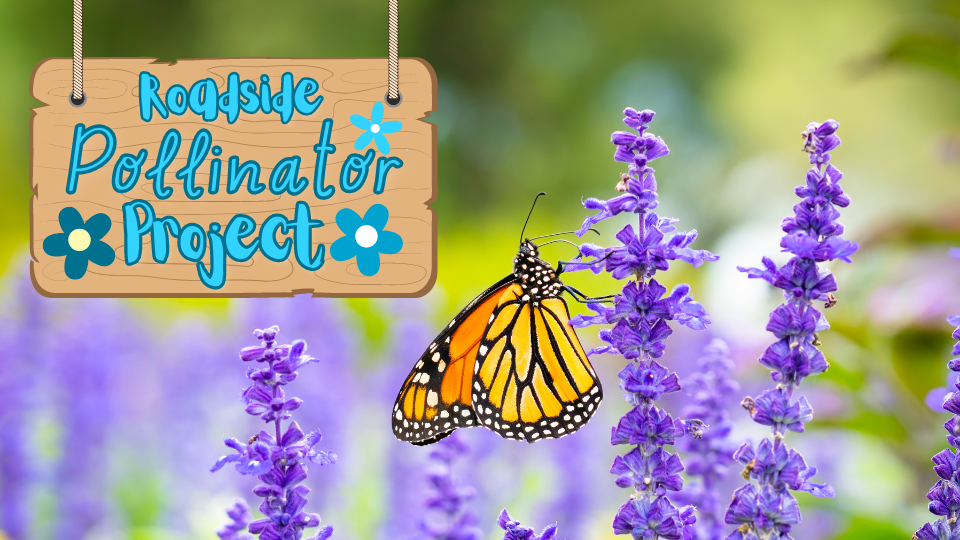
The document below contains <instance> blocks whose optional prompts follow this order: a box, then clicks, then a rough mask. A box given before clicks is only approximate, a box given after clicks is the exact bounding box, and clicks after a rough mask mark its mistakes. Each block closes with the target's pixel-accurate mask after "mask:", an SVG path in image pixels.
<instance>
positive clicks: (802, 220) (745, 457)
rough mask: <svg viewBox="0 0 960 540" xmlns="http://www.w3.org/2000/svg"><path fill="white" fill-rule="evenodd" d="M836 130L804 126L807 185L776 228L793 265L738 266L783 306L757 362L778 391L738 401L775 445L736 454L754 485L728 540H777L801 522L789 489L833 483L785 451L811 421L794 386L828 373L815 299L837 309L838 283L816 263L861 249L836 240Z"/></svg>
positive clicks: (831, 124)
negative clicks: (792, 435)
mask: <svg viewBox="0 0 960 540" xmlns="http://www.w3.org/2000/svg"><path fill="white" fill-rule="evenodd" d="M838 128H839V124H838V123H837V122H835V121H833V120H828V121H826V122H824V123H822V124H817V123H812V124H809V125H808V126H807V129H806V130H805V131H804V132H803V138H804V146H803V150H804V151H805V152H808V153H809V154H810V163H811V164H812V165H813V167H811V169H810V170H809V171H807V176H806V182H805V183H804V185H801V186H798V187H797V188H796V189H795V190H794V193H796V195H797V196H798V197H800V199H801V200H800V202H799V203H797V204H796V205H795V206H794V207H793V215H792V216H789V217H787V218H785V219H784V220H783V222H782V223H781V229H782V230H783V232H784V233H785V234H784V236H783V238H782V240H781V241H780V247H781V248H783V251H784V252H787V253H790V254H792V257H791V258H790V260H789V261H788V262H787V263H786V264H784V265H783V266H782V267H780V268H777V265H776V264H774V262H773V261H772V260H770V259H769V258H767V257H764V258H763V259H762V261H761V262H762V265H763V267H762V268H744V267H739V266H738V267H737V268H738V269H739V270H740V271H741V272H744V273H746V274H747V277H749V278H753V279H762V280H764V281H766V282H767V283H770V284H771V285H773V286H774V287H777V288H779V289H781V290H782V291H783V297H784V303H783V304H782V305H780V306H779V307H777V308H776V309H774V310H773V312H772V313H770V319H769V322H768V323H767V331H769V332H770V333H771V334H773V336H774V338H775V339H776V341H775V342H774V343H773V344H771V345H770V346H769V347H767V348H766V350H764V352H763V355H762V356H761V357H760V358H759V362H760V364H761V365H763V366H765V367H766V368H768V369H770V370H771V377H772V379H773V380H774V381H775V382H776V383H777V386H776V388H775V389H772V390H766V391H764V392H763V393H761V394H760V396H758V397H757V398H756V399H753V398H750V397H747V398H745V399H744V400H743V402H742V405H743V407H744V408H745V409H747V411H748V412H749V413H750V417H751V418H752V419H753V421H754V422H756V423H758V424H760V425H763V426H770V428H771V430H772V432H773V436H774V437H773V440H772V441H771V440H770V439H764V440H763V441H762V442H761V443H760V444H759V445H758V446H757V449H756V451H754V449H753V446H752V445H749V444H745V445H743V446H741V447H740V449H739V450H738V451H737V452H736V454H735V455H734V457H735V458H736V459H737V460H738V461H740V462H741V463H743V464H744V465H746V468H745V469H744V472H743V474H744V478H748V479H750V480H753V481H756V484H753V483H750V484H747V485H746V486H744V487H742V488H740V489H738V490H737V491H736V493H734V499H733V502H731V503H730V506H728V507H727V514H726V517H725V519H726V522H727V523H729V524H737V525H739V528H738V529H737V532H736V533H735V534H733V535H731V536H730V538H741V539H747V538H778V537H782V535H785V534H786V533H788V532H789V531H790V526H791V525H794V524H796V523H799V522H800V511H799V509H798V507H797V502H796V499H794V497H793V495H791V494H790V491H791V490H793V491H807V492H809V493H811V494H812V495H814V496H817V497H833V496H834V491H833V488H831V487H830V486H828V485H826V484H815V483H813V482H811V481H810V479H811V478H812V477H813V476H814V475H815V474H816V472H817V469H816V467H808V466H807V464H806V463H805V462H804V459H803V457H802V456H801V455H800V454H799V453H798V452H796V451H795V450H791V449H788V448H787V446H786V443H785V442H784V437H785V435H786V433H787V432H788V431H794V432H797V433H802V432H803V431H804V425H805V424H806V423H807V422H809V421H811V420H812V419H813V408H812V407H811V406H810V404H809V402H807V399H806V398H805V397H803V396H799V397H795V396H794V394H795V391H796V389H797V388H798V387H799V386H800V383H801V382H802V381H803V379H805V378H806V377H809V376H811V375H817V374H819V373H823V372H824V371H826V370H827V368H828V364H827V360H826V358H825V357H824V355H823V353H822V352H821V351H820V349H819V345H820V341H819V336H818V333H819V332H822V331H824V330H826V329H828V328H829V327H830V325H829V324H828V323H827V320H826V318H825V317H824V316H823V314H822V313H821V312H820V311H819V310H817V308H816V307H814V302H824V307H827V308H829V307H831V306H833V305H834V304H836V297H835V296H834V294H833V293H834V292H836V291H837V281H836V279H835V278H834V277H833V274H831V273H830V272H829V271H828V270H826V269H824V268H821V267H820V266H819V263H822V262H825V261H831V260H834V259H840V260H842V261H845V262H850V256H851V255H852V254H853V253H854V252H855V251H856V250H857V248H858V247H859V246H858V245H857V244H856V243H853V242H849V241H847V240H844V239H843V238H842V237H841V236H840V235H841V234H843V225H841V224H840V223H839V222H837V219H838V218H839V217H840V212H839V210H838V208H845V207H847V206H848V205H849V204H850V198H849V197H848V196H847V195H846V194H845V193H844V192H843V189H842V188H841V187H840V180H841V179H842V178H843V174H842V173H841V172H840V171H839V169H837V168H836V167H834V166H833V165H832V164H830V163H829V162H830V158H831V156H830V154H829V153H828V152H829V151H830V150H833V149H834V148H836V147H837V146H839V145H840V138H839V137H838V136H837V135H836V131H837V129H838Z"/></svg>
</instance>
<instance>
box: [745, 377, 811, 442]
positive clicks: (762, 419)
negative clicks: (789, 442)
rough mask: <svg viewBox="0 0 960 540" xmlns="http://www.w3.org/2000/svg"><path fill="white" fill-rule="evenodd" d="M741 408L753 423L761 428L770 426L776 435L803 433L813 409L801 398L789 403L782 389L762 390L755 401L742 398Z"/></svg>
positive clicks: (785, 392)
mask: <svg viewBox="0 0 960 540" xmlns="http://www.w3.org/2000/svg"><path fill="white" fill-rule="evenodd" d="M743 407H744V408H745V409H747V411H748V412H749V413H750V417H751V418H753V421H754V422H756V423H758V424H760V425H761V426H772V427H773V432H774V433H777V434H783V433H785V432H786V431H785V430H787V429H789V430H790V431H796V432H797V433H803V424H804V422H809V421H810V420H813V407H811V406H810V404H809V403H808V402H807V398H805V397H801V398H800V399H799V400H797V401H796V402H795V403H791V402H790V396H789V394H788V393H787V391H786V390H785V389H783V388H777V389H775V390H764V392H763V393H762V394H760V397H758V398H757V399H756V400H754V399H752V398H749V397H748V398H744V400H743Z"/></svg>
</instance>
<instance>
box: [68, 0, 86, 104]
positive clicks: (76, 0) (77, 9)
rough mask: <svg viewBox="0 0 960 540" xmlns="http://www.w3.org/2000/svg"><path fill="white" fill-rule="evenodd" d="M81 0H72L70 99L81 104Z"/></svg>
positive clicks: (84, 97) (84, 98)
mask: <svg viewBox="0 0 960 540" xmlns="http://www.w3.org/2000/svg"><path fill="white" fill-rule="evenodd" d="M85 100H86V96H84V95H83V0H73V93H72V94H71V95H70V101H71V102H73V104H74V105H77V106H80V105H83V102H84V101H85Z"/></svg>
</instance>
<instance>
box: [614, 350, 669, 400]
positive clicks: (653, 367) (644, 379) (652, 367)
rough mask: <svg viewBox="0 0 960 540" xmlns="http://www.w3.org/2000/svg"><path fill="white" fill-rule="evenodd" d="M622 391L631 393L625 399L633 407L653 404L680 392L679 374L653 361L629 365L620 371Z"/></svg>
mask: <svg viewBox="0 0 960 540" xmlns="http://www.w3.org/2000/svg"><path fill="white" fill-rule="evenodd" d="M619 377H620V389H621V390H626V391H627V392H629V394H628V395H626V396H624V398H625V399H626V400H627V401H628V402H629V403H631V404H633V405H639V404H640V403H651V402H654V401H657V400H658V399H660V396H662V395H663V394H668V393H671V392H678V391H680V383H679V382H678V378H677V374H676V373H670V372H669V371H667V368H665V367H663V366H661V365H660V364H658V363H656V362H654V361H653V360H651V361H650V362H638V363H633V362H631V363H629V364H627V366H626V367H625V368H623V370H621V371H620V374H619Z"/></svg>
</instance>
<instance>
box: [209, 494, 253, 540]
mask: <svg viewBox="0 0 960 540" xmlns="http://www.w3.org/2000/svg"><path fill="white" fill-rule="evenodd" d="M227 517H229V518H230V523H228V524H226V525H224V526H223V529H221V530H219V531H217V536H219V537H220V538H221V539H222V540H253V535H252V534H250V533H248V532H244V531H246V529H247V526H248V525H249V524H250V522H251V521H252V520H253V515H252V514H251V513H250V507H249V506H248V505H247V501H245V500H243V499H240V498H238V499H237V500H236V501H234V503H233V506H232V507H230V508H228V509H227Z"/></svg>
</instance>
